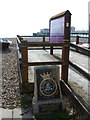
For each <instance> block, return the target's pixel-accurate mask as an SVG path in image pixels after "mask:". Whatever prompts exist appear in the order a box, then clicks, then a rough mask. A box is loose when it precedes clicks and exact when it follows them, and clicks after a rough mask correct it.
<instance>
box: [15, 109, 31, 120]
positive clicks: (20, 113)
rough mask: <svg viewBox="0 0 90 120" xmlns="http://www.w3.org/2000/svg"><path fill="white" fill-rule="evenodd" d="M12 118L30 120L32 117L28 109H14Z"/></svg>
mask: <svg viewBox="0 0 90 120" xmlns="http://www.w3.org/2000/svg"><path fill="white" fill-rule="evenodd" d="M13 118H14V119H15V118H18V119H20V118H21V119H32V118H33V115H32V113H31V110H30V108H28V109H21V108H15V109H14V110H13ZM21 119H20V120H21Z"/></svg>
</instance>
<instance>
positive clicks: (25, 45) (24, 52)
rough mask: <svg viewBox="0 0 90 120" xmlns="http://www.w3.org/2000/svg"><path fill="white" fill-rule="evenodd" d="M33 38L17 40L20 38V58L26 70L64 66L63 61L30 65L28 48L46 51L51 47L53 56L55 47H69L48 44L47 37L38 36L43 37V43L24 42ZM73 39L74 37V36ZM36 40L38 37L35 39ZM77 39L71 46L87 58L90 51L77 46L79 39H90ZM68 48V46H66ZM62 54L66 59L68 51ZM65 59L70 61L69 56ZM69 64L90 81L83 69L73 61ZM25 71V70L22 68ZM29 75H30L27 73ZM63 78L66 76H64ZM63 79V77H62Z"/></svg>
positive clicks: (22, 37) (63, 44)
mask: <svg viewBox="0 0 90 120" xmlns="http://www.w3.org/2000/svg"><path fill="white" fill-rule="evenodd" d="M27 37H28V38H29V39H30V38H31V37H32V38H33V36H17V38H18V40H17V42H18V45H19V48H20V51H21V53H22V55H20V56H22V62H23V65H24V66H26V68H25V69H27V67H28V66H32V65H33V66H34V65H49V64H51V65H55V64H64V62H63V61H62V60H61V61H59V62H46V63H45V62H41V63H37V62H36V63H33V62H32V63H28V56H27V50H28V47H43V49H44V50H45V49H46V47H49V49H50V54H51V55H53V49H54V46H56V47H57V46H59V47H60V46H61V47H62V46H66V45H67V43H59V44H58V43H49V42H46V40H45V36H38V38H39V37H42V42H27V41H25V40H24V38H27ZM72 37H73V36H72ZM35 38H36V37H35ZM74 38H75V39H76V44H72V43H70V46H71V47H73V48H75V49H76V51H80V52H81V53H84V54H86V55H87V56H90V50H89V49H85V48H82V47H80V46H78V45H77V44H78V43H79V39H80V38H82V39H85V38H86V39H89V37H79V36H77V37H74ZM66 47H67V46H66ZM62 53H63V55H64V56H65V57H66V54H67V53H66V51H65V54H64V52H63V51H62ZM65 57H63V58H64V61H65V59H66V61H67V60H68V61H69V56H68V55H67V57H66V58H65ZM69 64H70V65H71V66H72V67H74V68H75V69H76V70H77V71H79V72H80V73H81V74H83V75H84V76H85V77H86V78H87V79H88V80H90V74H89V73H87V72H85V71H84V70H83V69H81V68H80V67H79V66H78V65H75V64H74V63H72V62H71V61H70V62H69ZM22 69H23V68H22ZM27 74H28V73H27ZM27 74H26V76H27ZM62 76H65V74H63V75H62ZM62 78H63V77H62ZM67 78H68V76H67V77H65V81H67V80H66V79H67ZM25 79H27V78H25Z"/></svg>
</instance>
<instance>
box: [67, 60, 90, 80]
mask: <svg viewBox="0 0 90 120" xmlns="http://www.w3.org/2000/svg"><path fill="white" fill-rule="evenodd" d="M69 64H70V65H71V66H72V67H73V68H75V69H76V70H77V71H78V72H80V73H81V74H82V75H83V76H85V77H86V78H87V79H88V80H89V81H90V74H89V73H87V72H86V71H84V70H83V69H81V68H80V67H78V66H77V65H75V64H73V63H72V62H70V61H69Z"/></svg>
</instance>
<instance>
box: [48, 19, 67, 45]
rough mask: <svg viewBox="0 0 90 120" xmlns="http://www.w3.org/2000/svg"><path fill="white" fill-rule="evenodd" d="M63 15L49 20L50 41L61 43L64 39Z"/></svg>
mask: <svg viewBox="0 0 90 120" xmlns="http://www.w3.org/2000/svg"><path fill="white" fill-rule="evenodd" d="M64 22H65V21H64V17H60V18H57V19H53V20H51V21H50V43H62V42H63V40H64Z"/></svg>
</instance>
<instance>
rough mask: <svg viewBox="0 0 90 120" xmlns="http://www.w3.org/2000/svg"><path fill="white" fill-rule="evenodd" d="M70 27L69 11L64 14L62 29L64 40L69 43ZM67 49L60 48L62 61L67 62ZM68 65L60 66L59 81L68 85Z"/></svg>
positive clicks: (65, 47) (66, 47)
mask: <svg viewBox="0 0 90 120" xmlns="http://www.w3.org/2000/svg"><path fill="white" fill-rule="evenodd" d="M70 26H71V13H70V12H69V11H67V12H66V14H65V26H64V27H65V28H64V39H66V40H68V43H70ZM69 47H70V46H63V48H62V60H63V61H67V62H69ZM68 67H69V64H68V65H62V68H61V79H62V80H64V81H65V83H68Z"/></svg>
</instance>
